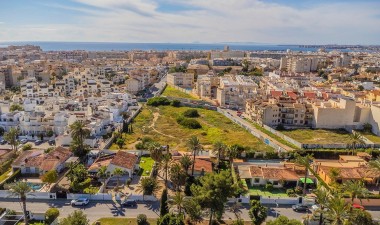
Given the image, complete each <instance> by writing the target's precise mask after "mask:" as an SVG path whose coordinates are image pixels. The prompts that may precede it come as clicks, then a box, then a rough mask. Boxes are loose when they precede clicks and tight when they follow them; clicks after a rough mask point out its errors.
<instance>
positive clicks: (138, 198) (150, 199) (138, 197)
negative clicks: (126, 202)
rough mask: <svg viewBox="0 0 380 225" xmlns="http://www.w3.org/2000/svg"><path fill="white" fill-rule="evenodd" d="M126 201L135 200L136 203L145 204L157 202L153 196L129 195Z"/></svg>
mask: <svg viewBox="0 0 380 225" xmlns="http://www.w3.org/2000/svg"><path fill="white" fill-rule="evenodd" d="M128 199H132V200H136V201H146V202H155V201H158V199H157V198H156V197H154V196H153V195H130V196H128Z"/></svg>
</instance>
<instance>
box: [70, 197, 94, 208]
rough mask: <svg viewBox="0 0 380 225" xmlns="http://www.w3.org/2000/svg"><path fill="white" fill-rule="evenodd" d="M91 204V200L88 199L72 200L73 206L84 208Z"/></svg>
mask: <svg viewBox="0 0 380 225" xmlns="http://www.w3.org/2000/svg"><path fill="white" fill-rule="evenodd" d="M89 202H90V200H88V198H78V199H74V200H71V205H72V206H76V205H80V206H84V205H87V204H88V203H89Z"/></svg>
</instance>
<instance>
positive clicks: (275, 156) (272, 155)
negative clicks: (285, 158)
mask: <svg viewBox="0 0 380 225" xmlns="http://www.w3.org/2000/svg"><path fill="white" fill-rule="evenodd" d="M264 158H266V159H278V158H279V157H278V153H277V152H275V151H268V152H266V153H265V156H264Z"/></svg>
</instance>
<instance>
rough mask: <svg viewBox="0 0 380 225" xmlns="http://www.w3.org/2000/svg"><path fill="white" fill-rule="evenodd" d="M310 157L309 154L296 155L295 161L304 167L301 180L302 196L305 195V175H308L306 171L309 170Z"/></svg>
mask: <svg viewBox="0 0 380 225" xmlns="http://www.w3.org/2000/svg"><path fill="white" fill-rule="evenodd" d="M312 159H313V157H312V156H311V155H309V154H308V155H306V156H304V157H302V156H300V155H297V156H296V163H297V164H299V165H301V166H304V167H305V180H304V182H303V196H305V195H306V184H307V176H308V171H309V168H310V164H311V161H312Z"/></svg>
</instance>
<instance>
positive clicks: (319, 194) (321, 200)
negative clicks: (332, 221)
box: [314, 186, 330, 225]
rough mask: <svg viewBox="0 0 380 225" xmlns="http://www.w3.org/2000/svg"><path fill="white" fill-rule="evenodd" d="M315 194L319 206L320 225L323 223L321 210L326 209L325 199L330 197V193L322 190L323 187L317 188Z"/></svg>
mask: <svg viewBox="0 0 380 225" xmlns="http://www.w3.org/2000/svg"><path fill="white" fill-rule="evenodd" d="M314 194H315V196H316V197H315V200H316V202H317V203H318V204H319V206H320V211H319V225H322V223H323V210H324V209H325V208H326V204H327V203H326V199H328V198H329V197H330V193H329V192H328V191H327V190H326V189H325V188H323V186H319V187H318V188H317V190H315V192H314Z"/></svg>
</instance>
